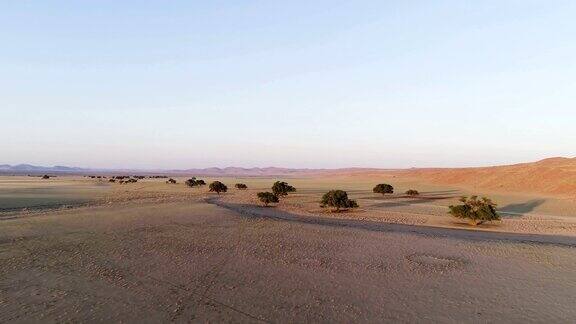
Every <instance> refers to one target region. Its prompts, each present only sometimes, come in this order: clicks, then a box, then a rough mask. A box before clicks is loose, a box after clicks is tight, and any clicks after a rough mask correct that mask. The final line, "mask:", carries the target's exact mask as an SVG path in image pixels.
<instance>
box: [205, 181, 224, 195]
mask: <svg viewBox="0 0 576 324" xmlns="http://www.w3.org/2000/svg"><path fill="white" fill-rule="evenodd" d="M209 188H210V192H215V193H217V194H220V193H221V192H226V191H228V187H227V186H226V185H225V184H223V183H222V182H220V181H214V182H212V183H211V184H210V186H209Z"/></svg>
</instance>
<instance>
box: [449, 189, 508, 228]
mask: <svg viewBox="0 0 576 324" xmlns="http://www.w3.org/2000/svg"><path fill="white" fill-rule="evenodd" d="M460 201H461V202H462V203H463V204H462V205H456V206H450V211H449V212H448V213H449V214H450V215H452V216H454V217H456V218H462V219H467V220H468V223H469V224H470V225H473V226H476V225H479V224H482V223H484V222H490V221H494V220H500V215H499V214H498V212H496V207H497V205H496V204H495V203H494V202H493V201H492V200H490V199H488V198H486V197H482V198H481V199H478V196H472V197H470V198H468V197H462V198H460Z"/></svg>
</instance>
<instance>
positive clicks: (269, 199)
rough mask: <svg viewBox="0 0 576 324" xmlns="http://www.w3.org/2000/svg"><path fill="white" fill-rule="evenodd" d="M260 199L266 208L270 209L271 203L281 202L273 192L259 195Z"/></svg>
mask: <svg viewBox="0 0 576 324" xmlns="http://www.w3.org/2000/svg"><path fill="white" fill-rule="evenodd" d="M257 196H258V199H260V201H261V202H262V203H264V206H266V207H268V204H270V203H277V202H279V201H280V200H279V199H278V196H276V195H275V194H273V193H271V192H259V193H258V194H257Z"/></svg>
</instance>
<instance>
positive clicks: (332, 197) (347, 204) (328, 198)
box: [320, 190, 358, 212]
mask: <svg viewBox="0 0 576 324" xmlns="http://www.w3.org/2000/svg"><path fill="white" fill-rule="evenodd" d="M320 207H322V208H326V207H332V208H334V209H333V211H336V212H339V211H340V210H341V209H345V210H347V209H351V208H358V203H357V202H356V200H352V199H350V198H348V193H347V192H346V191H344V190H330V191H328V192H327V193H325V194H324V195H323V196H322V200H320Z"/></svg>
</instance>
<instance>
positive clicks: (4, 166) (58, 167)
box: [0, 164, 89, 173]
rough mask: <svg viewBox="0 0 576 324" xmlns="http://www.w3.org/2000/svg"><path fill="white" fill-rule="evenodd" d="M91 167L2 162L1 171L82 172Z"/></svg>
mask: <svg viewBox="0 0 576 324" xmlns="http://www.w3.org/2000/svg"><path fill="white" fill-rule="evenodd" d="M88 170H89V169H83V168H74V167H67V166H62V165H56V166H52V167H45V166H36V165H31V164H18V165H9V164H0V172H4V173H6V172H17V173H21V172H82V171H88Z"/></svg>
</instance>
